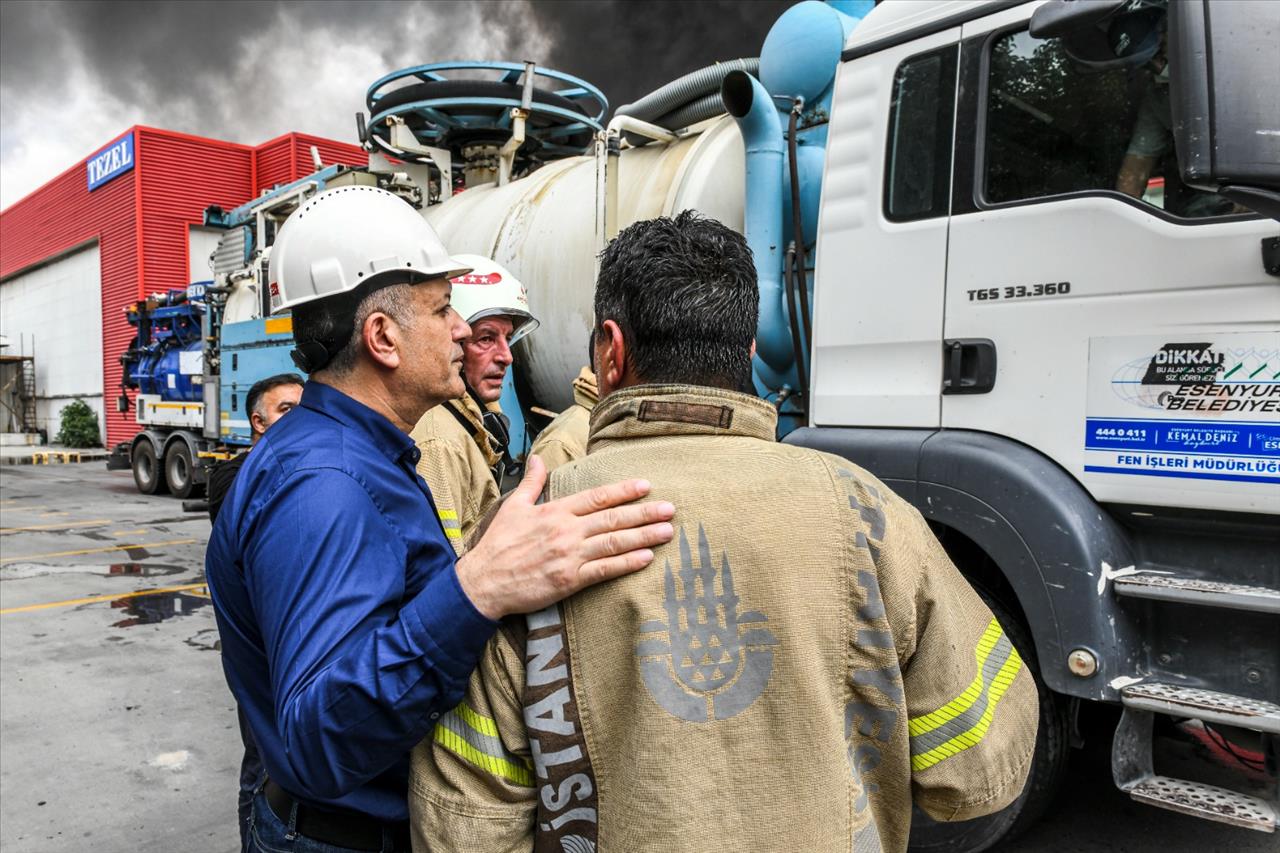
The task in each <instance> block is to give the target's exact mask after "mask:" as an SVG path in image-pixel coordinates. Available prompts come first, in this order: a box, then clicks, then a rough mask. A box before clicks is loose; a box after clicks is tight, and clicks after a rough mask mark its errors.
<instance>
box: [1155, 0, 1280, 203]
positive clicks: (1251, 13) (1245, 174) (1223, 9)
mask: <svg viewBox="0 0 1280 853" xmlns="http://www.w3.org/2000/svg"><path fill="white" fill-rule="evenodd" d="M1277 45H1280V3H1256V2H1252V0H1213V2H1212V3H1210V2H1209V0H1179V2H1176V3H1170V4H1169V44H1168V57H1169V83H1170V107H1171V113H1172V117H1173V127H1172V132H1173V139H1174V147H1175V149H1176V150H1177V153H1178V167H1179V169H1180V171H1181V173H1182V180H1183V182H1184V183H1186V184H1189V185H1191V186H1195V187H1200V188H1201V189H1206V190H1210V191H1216V192H1218V193H1220V194H1221V195H1223V196H1225V197H1227V198H1229V199H1231V200H1232V201H1234V202H1237V203H1238V204H1242V205H1244V206H1246V207H1249V208H1252V209H1253V210H1256V211H1258V212H1259V213H1261V214H1263V215H1265V216H1269V217H1271V218H1273V219H1277V220H1280V85H1277V71H1278V70H1280V60H1278V59H1277V52H1276V46H1277Z"/></svg>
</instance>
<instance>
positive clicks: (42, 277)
mask: <svg viewBox="0 0 1280 853" xmlns="http://www.w3.org/2000/svg"><path fill="white" fill-rule="evenodd" d="M0 335H3V336H5V337H6V338H8V340H9V346H8V347H7V348H6V350H5V352H6V353H8V354H12V355H34V356H35V375H36V425H37V427H39V428H40V429H44V430H47V431H48V436H49V440H50V441H52V440H53V438H54V436H55V435H56V434H57V432H58V429H59V428H60V426H61V420H60V417H59V413H60V412H61V411H62V407H63V406H66V405H67V404H69V403H71V402H72V401H73V400H75V399H77V398H79V399H81V400H84V402H85V403H87V404H88V405H89V406H90V408H92V409H93V410H94V411H95V412H97V413H98V425H99V427H105V425H106V412H105V409H104V405H105V400H104V395H103V387H102V386H103V378H102V271H101V267H100V266H99V262H98V245H97V244H96V243H95V244H93V245H92V246H90V247H88V248H85V249H82V250H80V251H78V252H76V253H74V254H72V255H68V256H66V257H64V258H60V259H58V260H57V261H54V262H53V263H51V264H47V265H46V266H42V267H39V268H37V269H34V270H32V271H31V272H28V273H23V274H22V275H19V276H15V277H14V278H11V279H9V280H7V281H5V282H3V283H0ZM113 399H114V398H113Z"/></svg>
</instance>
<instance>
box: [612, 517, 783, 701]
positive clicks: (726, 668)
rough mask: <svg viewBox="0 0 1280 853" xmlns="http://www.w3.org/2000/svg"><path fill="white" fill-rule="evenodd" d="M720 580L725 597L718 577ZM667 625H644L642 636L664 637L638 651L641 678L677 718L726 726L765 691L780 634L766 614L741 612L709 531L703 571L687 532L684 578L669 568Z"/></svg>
mask: <svg viewBox="0 0 1280 853" xmlns="http://www.w3.org/2000/svg"><path fill="white" fill-rule="evenodd" d="M717 576H718V577H719V584H718V586H719V592H717V591H716V588H717V583H716V578H717ZM664 582H665V588H666V598H665V606H666V611H667V621H666V622H665V623H663V622H660V621H651V622H645V623H644V624H643V625H641V626H640V632H641V633H643V634H655V633H662V634H665V635H666V636H665V638H663V637H650V638H648V639H642V640H641V641H640V642H639V643H637V644H636V657H637V658H639V659H640V675H641V677H642V678H643V679H644V683H645V686H646V687H648V688H649V693H651V694H652V695H653V698H654V700H655V701H656V702H657V703H658V704H659V705H661V706H662V708H663V709H664V710H665V711H667V713H669V714H671V715H672V716H675V717H679V718H680V719H682V720H688V721H690V722H694V723H700V722H707V721H713V720H727V719H728V718H730V717H732V716H734V715H735V714H740V713H742V712H743V711H745V710H746V709H747V708H748V707H750V706H751V703H752V702H754V701H755V700H756V698H757V697H758V696H759V695H760V694H761V693H762V692H763V691H764V688H765V685H766V684H768V683H769V676H770V675H772V674H773V647H774V646H776V645H777V644H778V641H777V639H776V638H775V637H774V636H773V632H771V631H769V630H768V629H766V628H764V627H761V626H763V624H764V623H765V622H767V621H768V620H767V619H766V618H765V615H764V614H763V613H759V612H757V611H754V610H751V611H747V612H745V613H739V612H738V601H739V599H738V596H737V594H736V593H734V591H733V572H732V570H731V569H730V567H729V555H728V554H727V553H723V552H722V553H721V555H720V570H719V571H718V572H717V571H716V567H715V564H714V563H713V562H712V560H711V546H710V544H709V543H708V542H707V534H706V531H705V530H703V528H702V525H698V564H697V565H695V564H694V562H693V554H692V553H691V552H690V548H689V538H688V536H687V535H685V532H684V529H683V528H682V529H681V530H680V571H679V573H678V575H677V574H676V573H673V572H672V570H671V563H670V562H668V563H667V570H666V577H665V580H664Z"/></svg>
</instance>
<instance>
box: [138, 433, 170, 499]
mask: <svg viewBox="0 0 1280 853" xmlns="http://www.w3.org/2000/svg"><path fill="white" fill-rule="evenodd" d="M133 482H134V483H135V484H136V485H137V486H138V491H140V492H142V493H143V494H144V495H154V494H158V493H160V492H163V491H164V490H165V482H164V471H162V470H161V468H160V459H159V458H158V457H157V456H156V448H155V445H153V444H152V443H151V442H150V441H148V440H147V439H145V438H144V439H142V440H141V441H139V442H138V443H137V444H135V445H134V446H133Z"/></svg>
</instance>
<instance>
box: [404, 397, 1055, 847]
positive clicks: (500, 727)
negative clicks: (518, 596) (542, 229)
mask: <svg viewBox="0 0 1280 853" xmlns="http://www.w3.org/2000/svg"><path fill="white" fill-rule="evenodd" d="M775 423H776V416H775V413H774V410H773V408H772V407H771V406H770V405H768V404H767V403H765V402H763V401H761V400H758V399H756V398H753V397H748V396H744V395H741V394H736V393H733V392H728V391H718V390H713V389H708V388H692V387H685V386H640V387H635V388H630V389H626V390H623V391H620V392H618V393H615V394H611V395H610V396H609V397H607V398H606V399H604V400H603V401H601V403H600V405H599V406H597V408H596V410H595V413H594V414H593V415H592V418H591V439H590V448H589V449H590V453H589V455H587V456H586V457H584V458H583V459H581V460H579V461H577V462H574V463H571V464H569V465H566V466H564V467H562V468H559V469H557V470H556V471H555V472H554V473H553V475H552V477H551V486H550V488H551V494H552V497H556V496H561V495H565V494H568V493H571V492H576V491H578V490H580V489H583V488H586V487H589V486H594V485H597V484H602V483H608V482H612V481H616V480H620V479H623V478H625V477H636V476H642V477H645V478H647V479H649V480H650V482H651V483H652V493H651V497H652V498H655V499H664V500H670V501H672V502H673V503H674V504H675V506H676V516H675V521H674V523H675V525H676V528H677V536H676V539H675V540H674V541H672V542H671V543H670V544H668V545H666V546H663V547H660V548H657V549H656V550H655V559H654V562H653V564H652V565H651V566H649V567H648V568H647V569H644V570H642V571H639V572H637V573H635V574H632V575H628V576H626V577H623V578H620V579H618V580H615V581H612V582H609V583H606V584H601V585H599V586H594V587H591V588H589V589H587V590H585V591H583V592H581V593H579V594H577V595H575V596H573V597H572V598H570V599H568V600H567V601H565V602H563V603H562V604H561V605H557V606H552V607H551V608H549V609H547V610H544V611H542V612H540V613H535V614H533V615H531V616H528V617H522V618H521V619H519V620H508V621H507V622H505V623H504V625H503V627H502V629H501V630H500V631H499V632H498V633H497V634H496V635H495V637H494V639H493V641H492V642H490V644H489V646H488V647H487V649H486V651H485V653H484V654H483V655H482V657H481V661H480V664H479V667H478V668H477V670H476V672H475V673H474V675H473V676H472V678H471V682H470V685H469V687H468V690H467V693H466V695H465V698H464V700H463V702H462V703H461V704H460V705H458V706H457V708H455V709H454V710H453V711H452V712H450V713H449V714H446V715H445V716H444V717H442V718H441V721H440V723H439V725H438V726H437V728H436V729H435V731H434V733H433V735H432V736H431V737H430V738H428V739H426V740H424V741H423V742H422V743H421V744H419V745H418V746H417V747H416V748H415V749H414V752H413V756H412V771H411V777H410V786H409V809H410V816H411V819H412V827H413V835H414V849H415V850H417V851H424V850H429V851H464V850H465V851H471V850H476V851H488V853H498V851H528V850H537V851H556V853H560V851H573V853H580V851H593V850H601V851H614V852H615V853H635V852H636V851H654V853H657V851H663V853H667V851H672V850H696V851H699V853H717V851H726V853H727V851H734V853H737V851H744V850H749V851H799V850H803V851H806V853H819V852H820V851H821V852H822V853H825V852H826V851H830V853H850V851H854V853H871V851H878V850H883V851H903V850H905V849H906V845H907V832H908V828H909V825H910V821H911V802H912V800H913V799H914V801H915V802H916V803H917V804H919V805H920V806H921V807H923V808H924V809H925V811H927V812H928V813H929V814H930V815H932V816H933V817H934V818H936V819H940V820H964V819H968V818H973V817H977V816H980V815H983V814H987V813H990V812H993V811H996V810H998V809H1000V808H1002V807H1004V806H1006V805H1008V804H1009V803H1010V802H1012V801H1013V800H1014V799H1015V798H1016V797H1017V795H1018V794H1019V792H1020V791H1021V789H1022V786H1023V783H1024V781H1025V779H1026V776H1027V772H1028V769H1029V767H1030V763H1031V759H1032V755H1033V751H1034V744H1035V735H1036V725H1037V717H1038V703H1037V698H1036V690H1035V686H1034V682H1033V681H1032V679H1031V676H1030V674H1029V673H1028V671H1027V669H1026V667H1025V666H1024V665H1023V663H1022V660H1021V659H1020V658H1019V656H1018V653H1017V652H1016V651H1015V650H1014V649H1013V647H1012V645H1011V644H1010V642H1009V639H1008V637H1007V636H1006V635H1005V633H1004V631H1003V630H1002V629H1001V627H1000V625H999V623H998V622H997V621H996V620H995V619H994V618H993V617H992V614H991V612H990V611H989V610H988V609H987V607H986V606H985V605H984V604H983V602H982V600H981V599H980V598H979V597H978V596H977V595H976V594H975V593H974V591H973V589H972V588H971V587H970V586H969V585H968V583H966V582H965V580H964V579H963V578H962V577H961V576H960V574H959V573H958V572H957V571H956V569H955V567H954V566H953V565H952V564H951V562H950V560H949V559H948V558H947V555H946V553H945V552H944V551H943V549H942V547H941V546H940V545H939V543H938V541H937V539H936V538H935V537H934V536H933V534H932V533H931V532H930V530H929V528H928V526H927V525H926V524H925V522H924V520H923V519H922V518H921V516H920V514H919V513H918V512H917V511H916V510H915V509H914V508H913V507H911V506H910V505H909V504H907V503H906V502H905V501H903V500H902V499H901V498H899V497H898V496H897V495H895V494H894V493H893V492H891V491H889V489H888V488H886V487H885V486H884V484H882V483H881V482H880V481H879V480H877V479H876V478H875V477H873V476H871V475H870V474H868V473H867V472H865V471H863V470H862V469H860V468H858V467H857V466H855V465H852V464H850V463H849V462H847V461H845V460H843V459H840V458H838V457H836V456H831V455H827V454H823V453H819V452H816V451H812V450H807V449H804V448H799V447H792V446H787V445H781V444H778V443H776V442H775V441H774V440H773V438H774V430H775Z"/></svg>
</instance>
